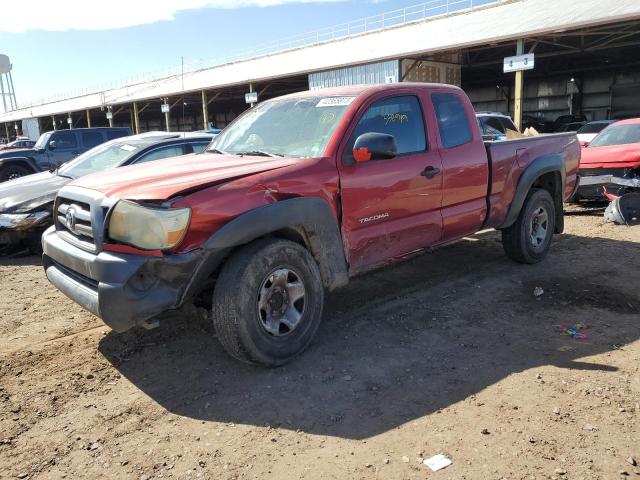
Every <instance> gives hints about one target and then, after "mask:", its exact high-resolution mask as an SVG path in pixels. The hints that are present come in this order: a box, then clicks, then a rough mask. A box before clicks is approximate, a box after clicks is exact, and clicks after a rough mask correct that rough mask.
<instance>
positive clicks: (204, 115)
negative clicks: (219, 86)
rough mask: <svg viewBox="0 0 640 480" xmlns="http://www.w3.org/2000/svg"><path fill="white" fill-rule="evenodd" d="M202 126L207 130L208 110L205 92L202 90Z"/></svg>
mask: <svg viewBox="0 0 640 480" xmlns="http://www.w3.org/2000/svg"><path fill="white" fill-rule="evenodd" d="M202 124H203V125H204V129H205V130H209V110H208V108H207V92H205V91H204V90H202Z"/></svg>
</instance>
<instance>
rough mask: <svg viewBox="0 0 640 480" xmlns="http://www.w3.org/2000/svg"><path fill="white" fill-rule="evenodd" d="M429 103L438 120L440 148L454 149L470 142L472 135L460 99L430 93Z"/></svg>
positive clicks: (450, 95) (449, 95)
mask: <svg viewBox="0 0 640 480" xmlns="http://www.w3.org/2000/svg"><path fill="white" fill-rule="evenodd" d="M431 101H432V102H433V108H434V110H435V112H436V119H437V120H438V128H439V130H440V141H441V142H442V146H443V147H444V148H455V147H459V146H460V145H464V144H467V143H469V142H471V140H472V139H473V133H472V132H471V127H470V126H469V119H468V117H467V112H466V111H465V109H464V104H463V103H462V99H461V98H460V97H459V96H458V95H456V94H454V93H432V94H431Z"/></svg>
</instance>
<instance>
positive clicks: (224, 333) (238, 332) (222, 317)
mask: <svg viewBox="0 0 640 480" xmlns="http://www.w3.org/2000/svg"><path fill="white" fill-rule="evenodd" d="M323 302H324V290H323V286H322V279H321V277H320V271H319V269H318V265H317V264H316V262H315V260H314V259H313V257H312V256H311V254H310V253H309V252H308V251H307V250H306V249H305V248H303V247H302V246H300V245H298V244H297V243H294V242H291V241H288V240H280V239H263V240H258V241H256V242H253V243H251V244H249V245H247V246H245V247H243V248H242V249H240V250H239V251H237V252H236V253H235V254H233V255H232V256H231V257H230V258H229V260H228V261H227V262H226V263H225V264H224V266H223V268H222V270H221V272H220V274H219V276H218V278H217V280H216V286H215V288H214V293H213V307H212V317H213V324H214V327H215V330H216V334H217V336H218V339H219V340H220V343H221V344H222V346H223V347H224V349H225V350H226V351H227V353H229V355H231V356H232V357H234V358H236V359H238V360H241V361H243V362H247V363H258V364H262V365H266V366H268V367H276V366H278V365H283V364H285V363H287V362H289V361H290V360H291V359H293V358H294V357H295V356H296V355H298V354H300V353H301V352H302V351H303V350H304V349H305V348H306V347H307V346H308V345H309V343H311V340H312V339H313V337H314V336H315V334H316V331H317V330H318V326H319V325H320V321H321V319H322V307H323Z"/></svg>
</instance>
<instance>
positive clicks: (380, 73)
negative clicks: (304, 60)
mask: <svg viewBox="0 0 640 480" xmlns="http://www.w3.org/2000/svg"><path fill="white" fill-rule="evenodd" d="M399 78H400V62H399V61H398V60H389V61H388V62H380V63H370V64H367V65H358V66H355V67H346V68H338V69H336V70H328V71H325V72H317V73H312V74H310V75H309V90H317V89H319V88H328V87H342V86H344V85H360V84H376V83H396V82H398V81H399Z"/></svg>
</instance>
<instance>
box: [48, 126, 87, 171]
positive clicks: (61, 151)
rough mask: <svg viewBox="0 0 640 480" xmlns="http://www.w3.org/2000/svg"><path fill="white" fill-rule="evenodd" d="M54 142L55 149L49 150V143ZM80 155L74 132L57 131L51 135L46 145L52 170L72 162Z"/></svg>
mask: <svg viewBox="0 0 640 480" xmlns="http://www.w3.org/2000/svg"><path fill="white" fill-rule="evenodd" d="M52 142H55V148H54V149H52V148H51V143H52ZM79 154H80V147H79V146H78V138H77V136H76V134H75V132H70V131H66V132H65V131H58V132H55V133H54V134H53V135H51V138H50V139H49V143H48V145H47V157H48V158H49V165H50V166H51V167H52V168H56V167H59V166H60V165H62V164H63V163H65V162H68V161H69V160H72V159H73V158H75V157H77V156H78V155H79Z"/></svg>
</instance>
